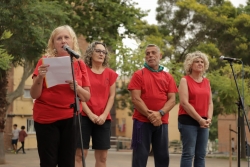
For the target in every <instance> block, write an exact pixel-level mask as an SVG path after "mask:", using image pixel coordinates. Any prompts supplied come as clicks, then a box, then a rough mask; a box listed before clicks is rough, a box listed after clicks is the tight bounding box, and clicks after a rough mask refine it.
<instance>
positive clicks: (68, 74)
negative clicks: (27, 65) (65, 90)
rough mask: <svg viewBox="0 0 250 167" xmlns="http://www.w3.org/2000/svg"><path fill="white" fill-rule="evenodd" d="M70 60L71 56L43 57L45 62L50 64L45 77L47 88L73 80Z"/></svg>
mask: <svg viewBox="0 0 250 167" xmlns="http://www.w3.org/2000/svg"><path fill="white" fill-rule="evenodd" d="M70 61H71V60H70V57H69V56H62V57H53V58H43V64H48V65H49V67H47V69H48V71H47V73H46V77H45V81H46V85H47V88H50V87H52V86H55V85H59V84H67V83H65V81H66V80H73V77H72V71H71V65H70Z"/></svg>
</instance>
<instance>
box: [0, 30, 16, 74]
mask: <svg viewBox="0 0 250 167" xmlns="http://www.w3.org/2000/svg"><path fill="white" fill-rule="evenodd" d="M11 35H12V34H11V33H10V32H9V31H4V32H3V34H2V36H1V38H0V41H1V40H4V39H8V38H10V37H11ZM12 59H13V57H12V56H11V55H9V54H8V53H7V52H6V50H5V49H3V46H1V45H0V69H2V70H8V69H9V68H10V65H11V60H12Z"/></svg>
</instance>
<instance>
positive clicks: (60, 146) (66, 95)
mask: <svg viewBox="0 0 250 167" xmlns="http://www.w3.org/2000/svg"><path fill="white" fill-rule="evenodd" d="M64 45H68V46H69V47H70V48H72V49H73V50H75V51H76V52H77V53H79V54H80V52H79V47H78V42H77V38H76V34H75V32H74V31H73V29H72V28H71V27H70V26H68V25H65V26H60V27H57V28H56V29H54V31H53V32H52V33H51V36H50V39H49V42H48V48H47V52H46V53H45V55H44V57H48V58H50V57H61V56H69V54H68V52H67V51H65V50H64V49H63V48H62V47H63V46H64ZM73 66H74V75H75V80H76V86H75V87H76V91H77V95H78V96H79V98H80V99H81V101H88V100H89V98H90V91H89V87H90V83H89V78H88V75H87V71H86V65H85V64H84V62H83V61H82V60H77V59H75V58H74V62H73ZM48 67H49V65H47V64H43V63H42V58H41V59H40V60H39V61H38V63H37V65H36V68H35V70H34V73H33V76H32V78H33V85H32V87H31V90H30V94H31V97H32V98H33V99H36V100H35V103H34V108H33V118H34V121H35V123H34V125H35V129H36V137H37V145H38V153H39V157H40V166H41V167H56V166H58V167H74V166H75V146H76V142H75V140H76V138H77V137H76V136H75V129H76V127H75V124H74V119H73V114H74V109H73V108H71V107H70V105H71V104H72V103H74V97H75V94H74V86H73V81H72V80H71V81H70V80H69V81H65V84H60V85H56V86H53V87H50V88H47V87H46V84H45V75H46V73H47V71H48V70H49V68H48ZM79 105H80V109H81V108H82V106H81V103H80V104H79ZM76 134H77V133H76Z"/></svg>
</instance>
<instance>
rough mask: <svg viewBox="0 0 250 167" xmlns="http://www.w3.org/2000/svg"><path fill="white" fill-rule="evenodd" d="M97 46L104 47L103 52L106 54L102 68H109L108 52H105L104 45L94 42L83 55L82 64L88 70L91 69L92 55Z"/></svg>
mask: <svg viewBox="0 0 250 167" xmlns="http://www.w3.org/2000/svg"><path fill="white" fill-rule="evenodd" d="M98 44H100V45H103V46H104V47H105V51H106V52H107V54H106V55H105V58H104V61H103V63H102V66H104V67H108V66H109V54H108V50H107V47H106V45H105V44H104V43H102V42H98V41H95V42H92V43H91V44H90V45H89V46H88V48H87V50H86V52H85V54H84V62H85V64H86V65H87V66H88V67H90V68H92V54H93V52H94V51H95V46H96V45H98Z"/></svg>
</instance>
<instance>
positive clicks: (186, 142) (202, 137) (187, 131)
mask: <svg viewBox="0 0 250 167" xmlns="http://www.w3.org/2000/svg"><path fill="white" fill-rule="evenodd" d="M178 128H179V131H180V133H181V140H182V146H183V149H182V156H181V165H180V166H181V167H192V162H193V159H194V165H193V166H194V167H205V156H206V148H207V142H208V136H209V131H208V128H200V127H199V126H194V125H184V124H181V123H178Z"/></svg>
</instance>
